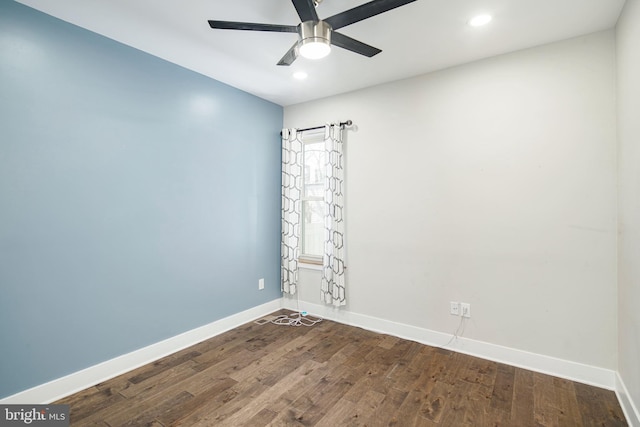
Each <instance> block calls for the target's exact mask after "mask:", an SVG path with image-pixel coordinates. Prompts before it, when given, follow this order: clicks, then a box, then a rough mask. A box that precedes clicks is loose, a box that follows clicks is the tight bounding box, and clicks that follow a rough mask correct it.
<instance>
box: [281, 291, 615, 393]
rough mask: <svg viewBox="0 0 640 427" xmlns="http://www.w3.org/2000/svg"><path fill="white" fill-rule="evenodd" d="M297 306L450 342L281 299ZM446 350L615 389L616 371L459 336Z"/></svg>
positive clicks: (444, 338) (422, 339) (437, 343)
mask: <svg viewBox="0 0 640 427" xmlns="http://www.w3.org/2000/svg"><path fill="white" fill-rule="evenodd" d="M296 304H299V307H300V308H299V309H300V310H304V311H307V312H308V313H309V314H311V315H316V316H320V317H323V318H325V319H329V320H333V321H336V322H339V323H344V324H347V325H352V326H358V327H361V328H363V329H367V330H370V331H374V332H380V333H384V334H389V335H393V336H396V337H399V338H404V339H409V340H412V341H416V342H419V343H422V344H426V345H430V346H434V347H442V346H444V345H445V344H446V343H447V342H449V340H450V339H451V335H449V334H444V333H441V332H436V331H432V330H429V329H424V328H418V327H416V326H411V325H406V324H402V323H397V322H392V321H389V320H384V319H380V318H377V317H372V316H367V315H364V314H358V313H353V312H349V311H346V310H344V309H339V308H336V307H332V306H325V305H319V304H313V303H309V302H304V301H300V302H299V303H296V302H295V301H294V300H288V299H287V298H284V299H283V307H284V308H287V309H290V310H296ZM446 348H447V349H449V350H452V351H456V352H459V353H465V354H469V355H471V356H476V357H480V358H483V359H488V360H493V361H496V362H500V363H505V364H508V365H512V366H517V367H519V368H523V369H528V370H531V371H535V372H540V373H544V374H549V375H553V376H556V377H560V378H565V379H569V380H572V381H577V382H580V383H584V384H589V385H593V386H596V387H601V388H605V389H609V390H615V389H616V372H615V371H613V370H610V369H603V368H598V367H595V366H589V365H584V364H581V363H577V362H571V361H568V360H563V359H558V358H555V357H550V356H545V355H541V354H536V353H530V352H527V351H522V350H517V349H513V348H509V347H503V346H500V345H496V344H490V343H486V342H482V341H476V340H472V339H469V338H462V337H459V338H457V339H456V340H454V341H453V342H451V344H449V345H447V346H446Z"/></svg>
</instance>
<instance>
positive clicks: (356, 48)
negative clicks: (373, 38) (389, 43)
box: [331, 31, 382, 58]
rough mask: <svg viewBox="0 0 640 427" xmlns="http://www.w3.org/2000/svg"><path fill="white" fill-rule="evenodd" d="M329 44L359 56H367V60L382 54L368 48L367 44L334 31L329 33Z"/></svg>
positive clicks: (371, 47)
mask: <svg viewBox="0 0 640 427" xmlns="http://www.w3.org/2000/svg"><path fill="white" fill-rule="evenodd" d="M331 44H332V45H336V46H338V47H341V48H343V49H347V50H350V51H351V52H355V53H359V54H360V55H364V56H368V57H369V58H371V57H372V56H375V55H377V54H379V53H380V52H382V51H381V50H380V49H378V48H377V47H373V46H369V45H368V44H365V43H362V42H360V41H358V40H356V39H352V38H351V37H349V36H345V35H344V34H341V33H338V32H336V31H334V32H332V33H331Z"/></svg>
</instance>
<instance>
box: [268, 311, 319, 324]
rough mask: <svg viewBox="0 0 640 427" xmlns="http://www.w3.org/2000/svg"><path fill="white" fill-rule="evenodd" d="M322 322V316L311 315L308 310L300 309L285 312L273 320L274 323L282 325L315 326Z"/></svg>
mask: <svg viewBox="0 0 640 427" xmlns="http://www.w3.org/2000/svg"><path fill="white" fill-rule="evenodd" d="M320 322H322V319H321V318H320V317H315V316H310V315H308V314H307V312H306V311H302V312H300V311H299V312H297V313H293V314H283V315H282V316H278V317H276V318H275V319H273V320H272V321H271V323H273V324H274V325H281V326H313V325H315V324H316V323H320Z"/></svg>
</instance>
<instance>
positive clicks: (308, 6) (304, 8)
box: [291, 0, 319, 22]
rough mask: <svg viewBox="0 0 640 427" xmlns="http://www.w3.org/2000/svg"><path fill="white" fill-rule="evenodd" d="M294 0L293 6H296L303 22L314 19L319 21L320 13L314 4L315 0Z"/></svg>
mask: <svg viewBox="0 0 640 427" xmlns="http://www.w3.org/2000/svg"><path fill="white" fill-rule="evenodd" d="M291 1H292V2H293V6H294V7H295V8H296V12H298V16H299V17H300V20H301V21H302V22H305V21H313V22H318V21H319V19H318V14H317V13H316V8H315V6H314V5H313V0H291Z"/></svg>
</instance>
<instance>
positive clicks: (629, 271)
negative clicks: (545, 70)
mask: <svg viewBox="0 0 640 427" xmlns="http://www.w3.org/2000/svg"><path fill="white" fill-rule="evenodd" d="M638 40H640V1H638V0H627V3H626V4H625V8H624V10H623V12H622V16H621V18H620V20H619V22H618V27H617V59H618V141H619V152H618V164H619V187H618V191H619V218H620V219H619V230H620V235H619V243H618V283H619V285H618V286H619V312H618V330H619V347H618V353H619V362H618V365H619V366H618V369H619V373H620V377H621V378H622V380H623V381H624V384H625V385H626V388H627V390H628V393H629V397H630V398H632V400H633V401H635V402H636V406H637V405H638V404H640V51H639V50H638ZM638 408H640V406H638V407H637V408H636V411H638ZM636 416H637V417H639V418H640V413H637V414H636Z"/></svg>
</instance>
